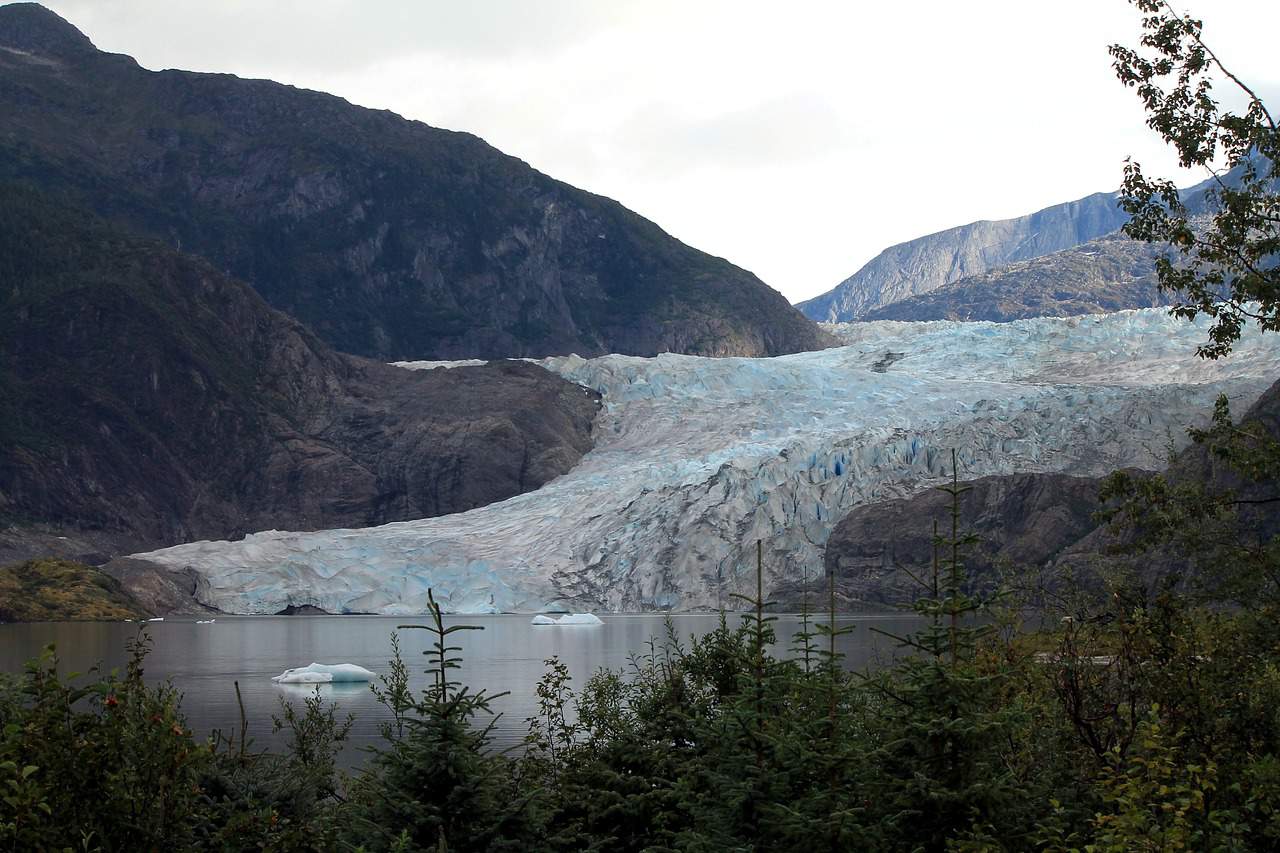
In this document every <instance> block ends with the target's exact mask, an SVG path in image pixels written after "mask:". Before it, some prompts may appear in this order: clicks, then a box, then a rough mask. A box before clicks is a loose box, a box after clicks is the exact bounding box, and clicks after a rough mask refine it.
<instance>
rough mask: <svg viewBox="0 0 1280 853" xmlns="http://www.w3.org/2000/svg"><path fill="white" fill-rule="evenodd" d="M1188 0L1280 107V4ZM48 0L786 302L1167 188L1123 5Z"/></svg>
mask: <svg viewBox="0 0 1280 853" xmlns="http://www.w3.org/2000/svg"><path fill="white" fill-rule="evenodd" d="M1186 2H1187V3H1188V4H1190V5H1188V6H1187V7H1186V8H1187V10H1188V11H1191V12H1194V13H1196V14H1199V15H1200V16H1201V17H1203V18H1204V19H1205V33H1206V40H1207V41H1209V42H1210V44H1211V46H1213V47H1214V48H1215V50H1217V52H1218V53H1219V55H1220V56H1222V57H1223V59H1224V61H1227V63H1228V67H1231V68H1232V70H1233V71H1235V73H1237V74H1238V75H1240V76H1241V77H1243V78H1245V79H1247V80H1250V81H1253V82H1255V83H1256V84H1258V85H1259V86H1260V87H1261V88H1262V90H1264V91H1266V92H1276V93H1280V67H1277V66H1276V65H1275V63H1274V62H1273V61H1271V60H1272V58H1273V57H1274V33H1276V32H1277V31H1280V3H1271V2H1267V0H1186ZM46 4H47V5H48V6H50V7H51V8H53V9H54V10H55V11H57V12H58V13H59V14H61V15H62V16H63V17H65V18H67V19H68V20H70V21H71V22H72V23H74V24H76V25H77V26H79V27H80V28H81V29H82V30H84V31H85V32H86V33H87V34H88V35H89V37H90V38H92V39H93V40H94V42H95V43H96V44H97V45H98V46H99V47H100V48H103V49H105V50H111V51H116V52H121V53H128V54H130V55H132V56H134V57H136V58H137V59H138V61H139V62H141V63H142V65H144V66H145V67H147V68H152V69H160V68H187V69H193V70H200V71H228V72H232V73H235V74H239V75H241V76H246V77H269V78H272V79H275V80H280V81H283V82H287V83H292V84H294V85H298V86H305V87H308V88H314V89H322V90H325V91H329V92H333V93H335V94H338V95H341V96H343V97H345V98H347V99H349V100H351V101H353V102H355V103H357V104H361V105H364V106H369V107H378V108H388V109H392V110H394V111H396V112H398V113H400V114H402V115H404V116H407V117H409V118H414V119H420V120H422V121H425V122H427V123H428V124H432V125H436V126H439V127H447V128H453V129H457V130H467V131H470V132H473V133H476V134H478V135H480V136H481V137H483V138H485V139H486V140H488V141H489V142H490V143H492V144H493V145H495V146H497V147H498V148H500V149H502V150H503V151H506V152H507V153H509V154H514V155H516V156H518V157H520V158H522V159H524V160H526V161H528V162H529V163H531V164H532V165H533V166H535V167H537V168H538V169H541V170H542V171H544V172H547V173H548V174H551V175H553V176H555V177H557V178H560V179H563V180H566V181H568V182H570V183H572V184H576V185H578V186H580V187H583V188H585V189H589V190H592V191H594V192H598V193H602V194H604V195H608V196H612V197H613V198H616V199H618V200H619V201H621V202H622V203H623V204H625V205H627V206H628V207H630V208H632V209H633V210H636V211H638V212H640V213H642V214H644V215H645V216H648V217H649V218H651V219H653V220H655V221H657V222H658V223H659V224H660V225H662V226H663V227H664V228H666V229H667V230H668V231H669V232H671V233H672V234H674V235H675V236H677V237H679V238H680V239H682V240H684V241H685V242H688V243H691V244H693V245H695V246H697V247H699V248H701V249H704V250H706V251H709V252H712V253H714V254H717V255H722V256H724V257H727V258H729V259H730V260H732V261H734V262H735V263H737V264H739V265H741V266H744V267H746V268H748V269H751V270H753V271H754V272H756V273H757V274H759V275H760V276H761V278H763V279H764V280H765V281H766V282H768V283H769V284H771V285H773V286H774V287H776V288H777V289H779V290H781V291H782V292H783V293H784V294H786V296H787V297H788V298H790V299H792V300H793V301H796V300H800V299H804V298H808V297H810V296H814V295H817V294H818V293H821V292H823V291H826V290H828V289H830V288H831V287H833V286H834V285H835V284H837V283H838V282H839V281H840V280H841V279H843V278H844V277H846V276H848V275H849V274H851V273H852V272H853V271H854V270H856V269H857V268H858V267H859V266H860V265H861V264H862V263H864V262H865V261H867V260H869V259H870V258H871V257H873V256H874V255H875V254H876V253H877V252H879V251H880V250H881V249H882V248H884V247H885V246H888V245H890V244H892V243H896V242H901V241H903V240H907V239H910V238H912V237H917V236H920V235H922V234H926V233H929V232H932V231H937V230H940V229H942V228H947V227H950V226H952V225H958V224H961V223H964V222H969V221H973V220H975V219H993V218H1003V217H1008V216H1016V215H1020V214H1023V213H1028V212H1031V211H1032V210H1035V209H1038V208H1040V207H1044V206H1046V205H1049V204H1054V203H1057V202H1060V201H1066V200H1069V199H1072V198H1077V197H1079V196H1082V195H1086V194H1088V193H1090V192H1095V191H1098V190H1111V189H1115V188H1116V186H1117V185H1118V184H1119V180H1120V174H1121V168H1122V163H1123V160H1124V158H1125V156H1126V155H1133V156H1135V157H1136V158H1137V159H1138V160H1140V161H1141V162H1143V163H1144V164H1145V165H1147V166H1148V167H1149V170H1150V171H1162V172H1163V173H1166V174H1170V175H1177V173H1175V172H1174V171H1173V169H1172V165H1173V161H1172V158H1171V157H1170V156H1169V155H1168V153H1167V152H1166V151H1165V150H1164V148H1163V146H1162V145H1161V144H1160V143H1159V142H1158V140H1156V139H1155V138H1154V137H1153V135H1152V134H1151V132H1150V131H1148V130H1147V129H1146V128H1145V126H1144V124H1143V114H1142V112H1141V110H1140V107H1139V104H1138V102H1137V98H1136V96H1135V95H1134V94H1133V93H1132V92H1131V91H1128V90H1125V89H1123V88H1122V87H1121V86H1120V85H1119V84H1118V83H1117V82H1116V81H1115V79H1114V77H1113V76H1112V72H1111V68H1110V58H1109V56H1108V55H1107V50H1106V49H1107V45H1108V44H1109V43H1112V42H1116V41H1123V42H1128V43H1133V42H1135V41H1136V37H1137V33H1138V31H1139V27H1138V17H1137V13H1136V12H1134V11H1133V10H1132V9H1131V8H1130V7H1129V6H1128V4H1127V3H1125V2H1124V0H1072V2H1049V0H916V2H895V0H881V1H880V2H874V3H870V2H852V1H851V0H824V2H817V0H812V1H811V0H790V2H779V0H773V2H755V0H536V2H535V0H46ZM1264 97H1266V96H1264ZM1267 100H1268V101H1269V103H1272V104H1274V103H1275V102H1276V100H1277V99H1276V98H1275V97H1268V98H1267ZM1178 177H1180V179H1182V180H1183V181H1185V182H1188V183H1189V182H1191V181H1193V180H1196V179H1198V177H1196V176H1192V175H1178Z"/></svg>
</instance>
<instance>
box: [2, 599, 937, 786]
mask: <svg viewBox="0 0 1280 853" xmlns="http://www.w3.org/2000/svg"><path fill="white" fill-rule="evenodd" d="M602 618H603V619H604V624H603V625H599V626H564V627H535V626H532V625H530V624H529V617H528V616H465V617H449V618H447V619H446V623H447V624H458V623H464V624H472V625H481V626H483V627H484V629H485V630H483V631H462V632H458V633H455V634H452V635H451V636H450V640H451V641H456V642H453V643H452V644H453V645H459V646H462V652H461V655H462V657H463V669H462V670H461V671H460V678H461V680H463V681H465V682H466V683H467V684H469V685H471V687H472V688H473V689H485V690H488V691H489V692H490V693H499V692H502V691H510V693H509V695H507V696H504V697H502V698H501V699H499V700H497V702H495V705H494V707H495V710H498V711H501V712H502V714H503V716H502V719H501V720H500V721H499V723H498V725H497V727H496V729H495V731H494V734H495V736H496V739H497V742H498V746H499V747H508V746H514V745H517V744H519V743H520V741H521V739H522V738H523V737H524V734H525V731H526V728H527V727H526V725H525V720H526V719H527V718H528V717H529V716H530V715H532V714H533V713H534V711H535V709H536V706H537V699H536V696H535V694H534V688H535V686H536V684H537V681H538V679H539V678H540V677H541V676H542V674H543V671H544V666H543V661H544V660H546V659H547V658H549V657H552V656H555V657H559V658H560V660H562V661H563V662H564V663H565V665H566V666H567V667H568V668H569V673H570V675H571V676H572V677H573V683H574V685H575V686H578V685H581V684H582V683H583V682H584V681H585V680H586V679H587V678H588V677H590V676H591V674H592V673H594V672H595V671H596V670H598V669H600V668H602V667H605V668H610V669H623V668H627V667H628V666H629V663H628V661H629V658H630V657H631V656H632V655H633V654H634V655H643V654H646V653H648V650H649V641H650V640H651V639H654V638H656V639H657V640H658V641H659V642H661V640H662V638H663V637H664V636H665V634H666V630H665V626H664V617H662V616H653V615H618V616H603V617H602ZM733 618H734V617H731V620H732V619H733ZM414 621H417V620H415V619H413V618H405V617H381V616H287V617H283V616H282V617H268V616H257V617H254V616H219V617H218V619H217V622H215V623H214V624H211V625H197V624H195V622H194V621H193V620H186V621H184V620H178V619H172V618H171V619H168V620H166V621H164V622H153V623H149V624H148V625H147V626H146V628H147V630H148V632H149V633H150V634H151V637H152V639H153V641H154V645H153V651H152V653H151V655H150V657H149V658H148V659H147V664H146V675H147V677H148V679H154V680H160V679H164V678H169V679H171V680H172V682H173V684H174V686H175V687H177V688H178V689H179V690H180V691H181V692H182V694H183V710H184V711H185V713H186V715H187V721H188V724H189V725H190V726H191V727H192V729H194V730H195V732H196V733H197V734H198V735H203V734H205V733H207V732H210V731H212V730H213V729H215V728H221V729H223V730H230V729H231V728H232V727H235V726H238V724H239V723H238V721H239V716H240V712H239V708H238V706H237V703H236V695H235V688H234V686H233V682H238V683H239V685H240V692H241V696H242V697H243V701H244V706H245V713H246V715H247V717H248V719H249V735H250V737H251V738H253V740H254V743H255V745H256V746H259V747H266V746H271V747H282V746H283V743H284V739H285V735H284V734H283V733H273V732H272V725H271V716H272V714H276V715H278V714H279V712H280V701H281V700H282V699H283V700H285V701H290V702H294V703H300V702H301V700H302V699H303V698H304V697H305V696H306V695H308V694H309V693H310V692H311V691H312V690H314V686H306V685H282V684H275V683H273V682H272V681H271V676H273V675H279V674H280V673H281V672H283V671H284V670H285V669H288V668H290V667H298V666H306V665H307V664H309V663H312V662H319V663H354V664H359V665H360V666H363V667H367V668H369V669H371V670H373V671H374V672H378V673H385V672H386V671H387V660H388V658H389V657H390V655H391V641H390V638H391V632H392V631H394V630H395V627H396V625H397V624H402V623H406V622H414ZM671 621H672V625H673V626H674V629H675V632H676V635H677V636H678V637H679V638H680V640H681V641H682V642H683V643H685V644H686V645H687V644H688V641H689V638H690V635H701V634H704V633H706V632H707V631H710V630H712V629H714V628H715V627H716V625H717V624H718V622H719V616H717V615H714V614H682V615H675V616H672V617H671ZM839 622H840V624H853V625H854V631H852V632H851V633H850V634H848V635H845V636H842V637H840V639H839V648H840V651H841V652H842V653H844V654H845V655H846V660H847V663H848V665H849V666H850V667H853V668H864V667H868V666H876V665H878V664H879V663H880V662H882V660H883V659H884V658H886V657H887V656H889V655H891V654H892V651H893V645H894V644H893V641H892V640H889V639H888V638H886V637H884V636H882V635H879V634H877V633H875V632H874V631H870V630H868V628H870V627H871V626H876V627H880V628H883V629H884V630H887V631H891V632H893V633H897V634H901V633H904V632H908V631H911V630H913V629H914V628H915V627H917V626H918V625H919V620H918V619H917V617H914V616H908V615H899V614H890V615H884V614H867V615H854V616H848V617H841V619H840V620H839ZM800 624H801V623H800V618H799V617H798V616H780V617H779V619H778V621H777V622H776V623H775V630H776V631H777V634H778V636H779V638H780V642H779V643H778V644H777V646H776V647H775V650H774V651H775V654H779V655H788V654H789V652H788V651H787V649H788V648H789V647H790V646H791V644H792V643H791V635H792V634H793V633H794V632H795V631H797V630H799V628H800ZM137 634H138V626H137V625H132V624H123V623H101V622H44V623H31V624H18V625H0V671H5V672H20V671H21V669H22V665H23V663H24V662H25V661H26V660H27V659H29V658H31V657H34V656H35V655H37V654H39V652H40V649H41V648H42V647H43V646H45V645H47V644H49V643H55V644H56V645H57V651H58V655H59V657H60V658H61V660H62V665H61V669H62V671H64V672H71V671H75V672H86V671H87V670H89V669H90V668H91V667H93V666H95V665H102V666H103V667H104V668H105V669H108V670H109V669H111V668H113V667H118V668H120V669H123V667H124V664H125V662H126V661H127V653H126V650H125V647H126V643H127V642H128V640H130V639H131V638H134V637H136V636H137ZM429 636H430V635H428V634H427V633H426V632H425V631H415V630H402V631H400V646H401V650H402V651H403V653H404V657H405V660H406V662H407V663H408V665H409V668H410V671H411V673H412V674H413V682H412V684H413V687H414V688H415V689H420V688H421V687H423V686H424V685H425V684H426V678H427V677H426V676H425V675H424V674H423V673H422V670H423V668H424V667H425V666H426V665H427V661H426V659H425V658H424V657H423V656H422V655H421V652H422V651H423V650H424V649H426V647H427V644H428V642H429ZM321 692H322V694H323V695H324V696H325V697H326V699H328V700H330V701H334V702H336V703H337V704H338V706H339V708H340V709H341V713H342V714H343V715H345V714H346V713H348V712H350V713H352V714H354V715H355V726H354V727H353V729H352V736H351V739H352V745H351V746H349V747H348V748H347V750H346V752H345V753H344V756H343V763H345V764H348V765H354V764H358V763H360V762H361V761H362V760H363V753H362V752H361V751H360V748H361V747H368V746H370V745H376V744H377V742H378V740H379V735H378V723H379V721H381V720H385V719H387V718H388V714H387V713H386V711H385V709H383V708H382V706H380V705H379V704H378V703H377V702H376V700H375V699H374V698H373V695H372V693H371V692H370V690H369V688H368V685H363V684H354V685H353V684H336V685H323V686H322V687H321Z"/></svg>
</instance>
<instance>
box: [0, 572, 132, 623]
mask: <svg viewBox="0 0 1280 853" xmlns="http://www.w3.org/2000/svg"><path fill="white" fill-rule="evenodd" d="M146 615H148V614H146V613H145V612H144V611H143V609H142V607H141V606H140V605H139V604H138V602H137V601H135V600H134V599H133V597H132V596H131V595H129V593H128V592H127V591H125V589H124V588H123V587H122V586H121V585H120V581H118V580H116V579H115V578H113V577H111V576H110V575H108V574H106V573H105V572H102V571H99V570H98V569H95V568H94V567H93V566H86V565H84V564H83V563H73V562H71V561H69V560H28V561H27V562H25V563H17V564H15V565H12V566H0V622H45V621H59V622H62V621H69V620H79V619H85V620H101V619H137V618H140V617H143V616H146Z"/></svg>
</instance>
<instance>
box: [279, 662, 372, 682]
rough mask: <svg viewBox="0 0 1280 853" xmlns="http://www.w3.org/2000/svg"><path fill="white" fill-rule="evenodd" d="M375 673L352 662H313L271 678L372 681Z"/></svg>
mask: <svg viewBox="0 0 1280 853" xmlns="http://www.w3.org/2000/svg"><path fill="white" fill-rule="evenodd" d="M375 678H377V675H376V674H374V673H372V672H370V671H369V670H367V669H365V668H364V667H362V666H356V665H355V664H353V663H335V664H324V663H313V664H311V665H310V666H300V667H298V668H296V669H286V670H285V671H284V672H282V673H280V674H279V675H277V676H274V677H273V678H272V679H271V680H272V681H274V682H276V683H277V684H333V683H339V682H344V681H373V679H375Z"/></svg>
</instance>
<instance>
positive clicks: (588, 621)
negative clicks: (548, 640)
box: [556, 613, 604, 625]
mask: <svg viewBox="0 0 1280 853" xmlns="http://www.w3.org/2000/svg"><path fill="white" fill-rule="evenodd" d="M556 624H557V625H603V624H604V622H602V621H600V617H599V616H597V615H595V614H594V613H568V614H565V615H564V616H561V617H560V618H559V619H557V620H556Z"/></svg>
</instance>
